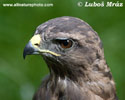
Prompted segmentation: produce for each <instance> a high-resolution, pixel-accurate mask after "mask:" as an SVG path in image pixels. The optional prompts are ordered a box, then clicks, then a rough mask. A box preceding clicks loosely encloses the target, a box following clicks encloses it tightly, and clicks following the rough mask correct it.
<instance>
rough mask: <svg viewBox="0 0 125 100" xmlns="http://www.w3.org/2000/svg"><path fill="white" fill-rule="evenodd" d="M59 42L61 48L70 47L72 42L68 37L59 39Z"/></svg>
mask: <svg viewBox="0 0 125 100" xmlns="http://www.w3.org/2000/svg"><path fill="white" fill-rule="evenodd" d="M59 44H60V46H61V47H62V48H64V49H66V48H70V47H72V44H73V42H72V40H69V39H67V40H59Z"/></svg>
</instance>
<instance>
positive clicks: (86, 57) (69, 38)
mask: <svg viewBox="0 0 125 100" xmlns="http://www.w3.org/2000/svg"><path fill="white" fill-rule="evenodd" d="M33 54H34V55H42V57H43V58H44V60H45V61H46V63H47V64H48V67H49V69H50V71H51V72H54V73H55V74H58V75H60V76H63V77H64V76H65V75H67V76H73V75H74V73H77V74H78V76H82V75H83V74H84V71H85V70H87V69H90V68H91V66H93V65H95V66H96V64H95V61H98V60H100V59H103V58H104V56H103V49H102V43H101V40H100V38H99V37H98V35H97V33H96V32H95V31H94V30H93V29H92V28H91V27H90V26H89V25H88V24H87V23H86V22H84V21H82V20H81V19H78V18H74V17H60V18H55V19H52V20H49V21H47V22H45V23H43V24H41V25H39V26H38V27H37V29H36V32H35V34H34V36H33V37H32V38H31V39H30V41H29V42H28V44H27V45H26V46H25V48H24V52H23V56H24V58H25V57H26V55H33ZM97 69H98V68H97ZM75 75H76V74H75Z"/></svg>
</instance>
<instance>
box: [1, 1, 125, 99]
mask: <svg viewBox="0 0 125 100" xmlns="http://www.w3.org/2000/svg"><path fill="white" fill-rule="evenodd" d="M78 1H80V0H62V1H61V0H15V1H14V0H1V1H0V99H1V100H31V98H32V96H33V94H34V92H35V91H36V90H37V88H38V87H39V85H40V83H41V80H42V78H43V77H44V76H45V75H46V74H47V73H48V69H47V66H46V64H45V62H44V61H43V59H42V57H41V56H28V57H27V58H26V60H24V59H23V57H22V53H23V49H24V47H25V45H26V43H27V42H28V40H29V39H30V38H31V37H32V35H33V33H34V31H35V29H36V27H37V26H38V25H40V24H41V23H43V22H45V21H47V20H49V19H52V18H55V17H60V16H74V17H79V18H81V19H83V20H84V21H86V22H88V23H89V24H90V25H91V26H92V27H93V28H94V30H95V31H97V32H98V34H99V36H100V37H101V39H102V41H103V45H104V50H105V57H106V60H107V63H108V65H109V66H110V68H111V71H112V74H113V77H114V80H115V82H116V88H117V95H118V97H119V100H125V75H124V74H125V7H122V8H116V7H112V8H106V7H104V8H98V7H96V8H85V7H78V6H77V2H78ZM81 1H82V2H85V0H81ZM88 1H90V0H88ZM91 1H92V0H91ZM96 1H97V0H96ZM100 1H101V0H100ZM115 1H116V0H114V2H115ZM123 1H124V0H120V1H119V2H123ZM16 2H18V3H21V2H22V3H31V2H35V3H42V2H45V3H47V2H52V3H53V4H54V7H50V8H49V7H47V8H46V7H33V8H32V7H16V8H14V7H2V4H3V3H16ZM105 2H106V0H105ZM124 4H125V2H124Z"/></svg>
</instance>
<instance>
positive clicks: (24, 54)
mask: <svg viewBox="0 0 125 100" xmlns="http://www.w3.org/2000/svg"><path fill="white" fill-rule="evenodd" d="M25 58H26V53H25V51H24V52H23V59H24V60H25Z"/></svg>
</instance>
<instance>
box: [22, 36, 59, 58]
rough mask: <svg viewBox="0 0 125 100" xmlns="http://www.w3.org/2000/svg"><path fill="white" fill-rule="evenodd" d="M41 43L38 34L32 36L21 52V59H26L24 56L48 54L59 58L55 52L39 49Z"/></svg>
mask: <svg viewBox="0 0 125 100" xmlns="http://www.w3.org/2000/svg"><path fill="white" fill-rule="evenodd" d="M41 42H42V40H41V37H40V35H39V34H37V35H34V36H33V37H32V38H31V40H30V41H29V43H28V44H27V45H26V46H25V48H24V51H23V58H24V59H25V58H26V55H33V54H41V53H50V54H52V55H54V56H61V55H60V54H57V53H55V52H52V51H50V50H46V49H41V48H39V45H40V43H41Z"/></svg>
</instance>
